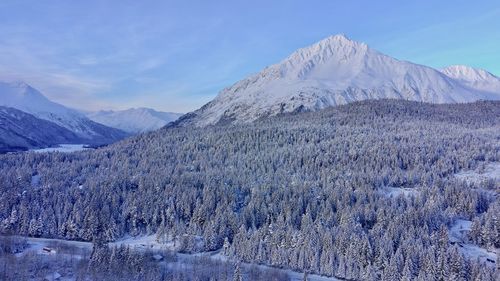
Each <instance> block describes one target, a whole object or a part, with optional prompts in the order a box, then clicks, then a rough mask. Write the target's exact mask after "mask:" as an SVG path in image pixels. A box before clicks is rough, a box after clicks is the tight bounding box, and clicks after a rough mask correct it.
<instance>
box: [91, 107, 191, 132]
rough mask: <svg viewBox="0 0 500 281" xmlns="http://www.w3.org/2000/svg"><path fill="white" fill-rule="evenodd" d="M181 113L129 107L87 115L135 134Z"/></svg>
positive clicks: (168, 120) (159, 124) (163, 124)
mask: <svg viewBox="0 0 500 281" xmlns="http://www.w3.org/2000/svg"><path fill="white" fill-rule="evenodd" d="M181 115H182V114H180V113H172V112H161V111H156V110H154V109H151V108H131V109H127V110H119V111H112V110H106V111H104V110H103V111H97V112H90V113H88V114H87V117H88V118H89V119H91V120H93V121H95V122H98V123H101V124H104V125H106V126H109V127H113V128H117V129H120V130H122V131H125V132H128V133H132V134H137V133H143V132H149V131H153V130H156V129H159V128H161V127H163V126H165V125H166V124H168V123H170V122H172V121H175V120H177V118H179V117H180V116H181Z"/></svg>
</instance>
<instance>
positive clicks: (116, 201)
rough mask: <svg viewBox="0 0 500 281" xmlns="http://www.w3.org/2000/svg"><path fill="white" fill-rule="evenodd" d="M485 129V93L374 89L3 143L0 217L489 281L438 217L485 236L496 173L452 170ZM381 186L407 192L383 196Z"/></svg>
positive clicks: (488, 129) (470, 154)
mask: <svg viewBox="0 0 500 281" xmlns="http://www.w3.org/2000/svg"><path fill="white" fill-rule="evenodd" d="M499 139H500V103H499V102H476V103H472V104H455V105H431V104H425V103H417V102H408V101H395V100H382V101H364V102H359V103H354V104H350V105H346V106H339V107H336V108H332V109H327V110H323V111H320V112H314V113H300V114H292V115H284V116H279V117H275V118H269V119H263V120H260V121H257V122H255V123H252V124H244V125H237V126H210V127H207V128H175V127H171V128H164V129H161V130H159V131H156V132H153V133H149V134H143V135H140V136H137V137H134V138H131V139H128V140H125V141H122V142H120V143H117V144H115V145H112V146H110V147H106V148H102V149H98V150H95V151H85V152H79V153H73V154H63V153H52V154H35V153H23V154H17V155H4V156H0V222H1V225H0V229H1V231H2V232H4V233H16V234H22V235H30V236H43V237H57V238H63V239H72V240H84V241H92V240H94V239H96V238H99V239H101V240H105V241H113V240H115V239H117V238H119V237H121V236H123V235H125V234H130V235H139V234H152V233H155V234H157V236H158V238H159V239H160V240H174V241H175V242H176V245H178V247H179V249H180V250H181V251H183V252H197V251H208V250H217V249H223V250H224V252H226V254H228V255H231V256H232V257H235V258H238V259H241V260H242V261H246V262H252V263H262V264H268V265H273V266H277V267H285V268H293V269H295V270H298V271H307V272H311V273H319V274H324V275H327V276H338V277H341V278H346V279H368V280H370V279H372V280H378V279H383V280H401V278H406V279H405V280H461V279H463V280H477V279H480V280H494V267H487V266H485V265H481V264H480V263H478V261H475V260H468V259H465V258H464V257H463V256H462V255H461V254H460V253H459V252H458V251H457V249H455V248H454V247H456V246H453V245H450V244H449V243H448V240H447V235H448V234H447V228H448V227H449V226H450V225H451V224H452V223H453V221H454V220H455V219H457V218H463V219H469V220H473V221H475V223H474V225H477V226H475V227H474V229H476V228H481V229H484V228H488V231H482V230H481V231H479V232H480V233H481V238H478V237H477V234H476V233H477V231H471V236H473V237H471V239H472V240H473V241H475V242H476V243H478V244H479V245H488V246H496V245H498V241H499V240H498V231H497V232H496V233H495V231H496V230H498V229H500V226H498V219H494V218H492V217H493V216H494V214H498V212H495V211H494V210H498V209H499V207H498V205H499V201H498V200H497V198H496V197H495V193H498V188H499V187H498V185H497V184H496V183H493V184H488V185H482V184H467V183H464V182H462V181H459V180H457V179H455V178H454V177H453V175H454V174H455V173H457V172H458V171H461V170H468V169H474V168H476V167H477V166H478V165H479V164H480V163H485V162H494V161H499V160H500V145H499ZM386 187H396V188H411V189H412V190H415V192H414V193H412V194H413V195H412V196H399V197H392V198H391V197H389V196H388V195H387V193H386V192H385V191H384V190H385V188H386ZM490 222H493V226H491V224H490ZM457 276H460V277H457ZM455 277H456V278H459V279H452V278H455Z"/></svg>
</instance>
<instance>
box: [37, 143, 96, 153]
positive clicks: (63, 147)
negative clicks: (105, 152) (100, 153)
mask: <svg viewBox="0 0 500 281" xmlns="http://www.w3.org/2000/svg"><path fill="white" fill-rule="evenodd" d="M87 149H92V148H90V147H88V146H87V145H86V144H60V145H58V146H57V147H47V148H41V149H32V150H30V151H33V152H75V151H80V150H87Z"/></svg>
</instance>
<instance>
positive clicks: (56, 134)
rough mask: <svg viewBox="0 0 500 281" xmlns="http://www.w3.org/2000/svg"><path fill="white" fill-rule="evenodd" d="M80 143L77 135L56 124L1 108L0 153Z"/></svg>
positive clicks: (15, 110)
mask: <svg viewBox="0 0 500 281" xmlns="http://www.w3.org/2000/svg"><path fill="white" fill-rule="evenodd" d="M80 141H81V138H79V137H78V136H77V135H76V134H75V133H73V132H72V131H70V130H68V129H66V128H64V127H61V126H59V125H57V124H55V123H52V122H49V121H47V120H43V119H39V118H36V117H35V116H33V115H31V114H28V113H25V112H23V111H20V110H17V109H14V108H11V107H4V106H0V152H7V151H16V150H27V149H30V148H35V147H47V146H51V145H55V144H59V143H77V142H80Z"/></svg>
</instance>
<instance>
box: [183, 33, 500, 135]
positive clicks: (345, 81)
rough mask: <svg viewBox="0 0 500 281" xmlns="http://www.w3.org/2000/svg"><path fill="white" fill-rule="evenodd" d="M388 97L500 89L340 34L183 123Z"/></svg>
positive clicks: (470, 96)
mask: <svg viewBox="0 0 500 281" xmlns="http://www.w3.org/2000/svg"><path fill="white" fill-rule="evenodd" d="M384 98H392V99H404V100H414V101H424V102H431V103H456V102H471V101H474V100H479V99H500V93H496V94H495V95H492V94H491V93H487V92H485V91H482V90H478V89H473V88H471V87H469V86H468V85H465V84H463V83H461V81H460V80H458V79H455V78H452V77H450V76H448V75H446V74H445V73H442V72H440V71H438V70H435V69H433V68H430V67H427V66H423V65H418V64H414V63H411V62H406V61H400V60H397V59H394V58H392V57H389V56H387V55H384V54H382V53H380V52H378V51H376V50H373V49H371V48H369V47H368V46H367V45H366V44H364V43H358V42H355V41H352V40H350V39H348V38H346V37H345V36H343V35H336V36H331V37H328V38H326V39H324V40H322V41H320V42H318V43H316V44H313V45H312V46H309V47H306V48H302V49H299V50H297V51H296V52H294V53H293V54H291V55H290V56H289V57H288V58H286V59H284V60H283V61H281V62H280V63H278V64H275V65H272V66H269V67H267V68H265V69H264V70H262V71H261V72H259V73H257V74H255V75H251V76H250V77H248V78H246V79H243V80H241V81H239V82H237V83H235V84H234V85H232V86H230V87H228V88H226V89H223V90H222V91H221V92H220V93H219V94H218V96H217V97H216V98H215V99H214V100H212V101H211V102H209V103H207V104H206V105H204V106H203V107H201V108H200V109H198V110H196V111H194V112H192V113H189V114H187V115H185V116H183V117H181V118H180V119H179V121H178V122H177V124H178V125H181V126H186V125H189V124H192V125H195V126H205V125H211V124H216V123H225V122H236V123H241V122H249V121H253V120H256V119H259V118H261V117H266V116H273V115H277V114H280V113H285V112H295V111H316V110H319V109H322V108H325V107H329V106H335V105H340V104H346V103H350V102H354V101H360V100H365V99H384Z"/></svg>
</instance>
